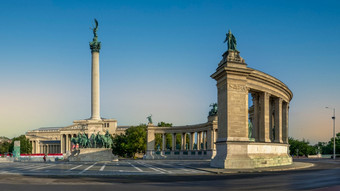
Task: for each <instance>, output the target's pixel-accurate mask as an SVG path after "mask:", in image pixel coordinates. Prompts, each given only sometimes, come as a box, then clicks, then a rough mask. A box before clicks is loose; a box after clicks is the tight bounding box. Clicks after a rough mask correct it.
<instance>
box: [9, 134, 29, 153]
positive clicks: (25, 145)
mask: <svg viewBox="0 0 340 191" xmlns="http://www.w3.org/2000/svg"><path fill="white" fill-rule="evenodd" d="M15 141H20V154H31V153H32V144H31V143H30V141H29V139H27V138H26V136H25V135H20V136H19V137H14V138H13V139H12V143H11V144H10V146H9V151H10V152H13V149H14V142H15Z"/></svg>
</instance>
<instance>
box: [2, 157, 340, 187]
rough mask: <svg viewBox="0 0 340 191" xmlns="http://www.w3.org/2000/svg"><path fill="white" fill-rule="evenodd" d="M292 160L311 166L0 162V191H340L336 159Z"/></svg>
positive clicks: (194, 162)
mask: <svg viewBox="0 0 340 191" xmlns="http://www.w3.org/2000/svg"><path fill="white" fill-rule="evenodd" d="M298 161H305V162H312V163H314V164H315V166H313V167H311V168H308V169H301V170H290V171H277V172H261V173H259V172H254V173H234V174H223V175H216V174H212V173H208V172H205V171H200V170H199V169H197V166H202V167H205V166H207V165H209V162H208V161H128V160H127V161H120V162H117V164H119V165H116V164H114V163H115V162H113V163H106V164H105V163H96V164H93V163H58V164H53V165H52V166H48V167H46V166H47V165H49V164H37V163H16V164H15V163H12V165H14V164H15V165H17V167H15V166H12V165H9V164H7V167H6V165H4V164H5V163H0V190H4V191H10V190H34V191H40V190H44V191H46V190H51V191H54V190H72V191H78V190H81V191H85V190H100V191H105V190H110V191H112V190H151V191H153V190H157V191H159V190H176V191H177V190H340V161H339V160H337V161H332V160H327V159H323V160H303V159H302V160H298ZM35 165H37V166H35ZM79 165H82V166H79ZM104 165H105V167H104V169H103V170H101V169H102V168H103V166H104ZM77 166H79V167H77ZM91 166H92V167H91ZM194 166H195V168H196V169H193V167H194ZM43 167H44V168H43ZM45 167H46V168H45ZM76 167H77V168H76ZM137 168H139V169H140V170H142V171H140V170H138V169H137ZM34 169H36V170H34ZM71 169H72V170H71ZM85 169H87V170H85ZM84 170H85V171H84ZM72 171H73V172H72Z"/></svg>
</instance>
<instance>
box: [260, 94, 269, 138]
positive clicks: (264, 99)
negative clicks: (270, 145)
mask: <svg viewBox="0 0 340 191" xmlns="http://www.w3.org/2000/svg"><path fill="white" fill-rule="evenodd" d="M269 98H270V94H268V93H267V92H262V93H261V94H260V102H261V117H260V136H259V140H260V141H261V142H271V140H270V121H269V105H270V103H269Z"/></svg>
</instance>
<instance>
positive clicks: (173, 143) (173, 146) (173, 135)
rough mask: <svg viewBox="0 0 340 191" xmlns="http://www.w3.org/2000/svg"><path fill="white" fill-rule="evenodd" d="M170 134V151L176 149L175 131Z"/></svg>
mask: <svg viewBox="0 0 340 191" xmlns="http://www.w3.org/2000/svg"><path fill="white" fill-rule="evenodd" d="M171 136H172V140H171V142H172V151H175V150H176V133H172V134H171Z"/></svg>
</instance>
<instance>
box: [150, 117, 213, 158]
mask: <svg viewBox="0 0 340 191" xmlns="http://www.w3.org/2000/svg"><path fill="white" fill-rule="evenodd" d="M212 118H213V120H211V121H209V122H207V123H203V124H198V125H191V126H177V127H156V126H153V125H152V124H149V125H148V129H147V153H146V158H147V159H154V158H174V159H175V158H191V159H194V158H211V157H212V156H213V155H214V154H215V150H216V146H215V144H214V142H216V140H217V116H213V117H212ZM157 135H161V136H160V137H161V141H159V140H158V143H156V137H157ZM167 135H171V139H170V140H169V136H167ZM178 135H180V139H179V141H177V137H178ZM167 137H168V141H167ZM158 138H159V136H158Z"/></svg>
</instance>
